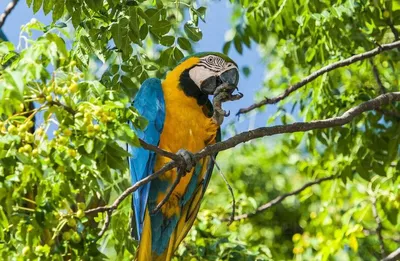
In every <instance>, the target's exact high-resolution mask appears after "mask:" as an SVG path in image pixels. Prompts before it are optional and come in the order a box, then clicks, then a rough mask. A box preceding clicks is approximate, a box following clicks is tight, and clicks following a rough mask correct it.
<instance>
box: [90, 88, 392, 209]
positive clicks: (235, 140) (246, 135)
mask: <svg viewBox="0 0 400 261" xmlns="http://www.w3.org/2000/svg"><path fill="white" fill-rule="evenodd" d="M394 101H400V92H389V93H385V94H382V95H379V96H378V97H376V98H374V99H372V100H369V101H366V102H364V103H361V104H359V105H357V106H355V107H354V108H351V109H349V110H347V111H346V112H345V113H343V115H342V116H338V117H333V118H329V119H325V120H316V121H311V122H296V123H292V124H288V125H277V126H273V127H262V128H258V129H254V130H251V131H246V132H242V133H240V134H238V135H236V136H234V137H231V138H229V139H227V140H225V141H222V142H218V143H215V144H212V145H209V146H207V147H205V148H204V149H202V150H201V151H199V152H197V153H195V154H193V156H194V159H195V161H199V160H200V159H202V158H204V157H207V156H210V155H214V154H215V153H217V152H220V151H223V150H227V149H230V148H233V147H235V146H236V145H238V144H240V143H244V142H247V141H250V140H254V139H257V138H261V137H265V136H272V135H276V134H283V133H294V132H305V131H309V130H315V129H324V128H331V127H337V126H342V125H345V124H347V123H349V122H350V121H351V120H352V119H353V118H354V117H356V116H357V115H360V114H361V113H363V112H366V111H371V110H375V109H376V108H379V107H380V106H382V105H386V104H390V103H392V102H394ZM160 150H161V149H160ZM157 151H158V149H157ZM156 153H157V152H156ZM179 165H180V162H178V161H175V160H172V161H170V162H168V163H167V164H165V165H164V166H163V167H162V168H161V169H159V170H158V171H156V172H154V173H153V174H151V175H149V176H147V177H146V178H144V179H142V180H140V181H138V182H136V183H135V184H133V185H132V186H131V187H129V188H127V189H126V190H125V191H124V192H123V193H122V194H121V195H120V196H119V197H118V198H117V199H116V200H115V201H114V203H112V205H110V206H102V207H97V208H93V209H89V210H87V211H85V213H86V214H93V213H98V212H104V211H110V214H111V212H113V211H114V210H115V209H117V208H118V206H119V205H120V204H121V203H122V201H123V200H124V199H125V198H127V197H128V196H130V195H131V194H132V193H133V192H134V191H136V190H137V189H138V188H139V187H140V186H143V185H145V184H147V183H149V182H150V181H152V180H153V179H155V178H157V177H159V176H160V175H162V174H163V173H165V172H167V171H169V170H171V169H173V168H175V167H178V166H179Z"/></svg>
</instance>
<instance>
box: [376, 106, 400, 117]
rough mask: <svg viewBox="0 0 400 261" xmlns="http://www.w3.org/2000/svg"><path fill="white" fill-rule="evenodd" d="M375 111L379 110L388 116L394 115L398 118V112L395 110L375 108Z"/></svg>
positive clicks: (399, 113) (399, 115) (399, 114)
mask: <svg viewBox="0 0 400 261" xmlns="http://www.w3.org/2000/svg"><path fill="white" fill-rule="evenodd" d="M376 111H379V112H380V113H382V114H384V115H387V116H390V117H394V118H397V119H400V112H398V111H396V110H385V109H380V108H378V109H376Z"/></svg>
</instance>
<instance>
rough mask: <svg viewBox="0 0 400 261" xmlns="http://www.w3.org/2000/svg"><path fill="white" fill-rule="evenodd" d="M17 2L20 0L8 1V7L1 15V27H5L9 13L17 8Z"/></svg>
mask: <svg viewBox="0 0 400 261" xmlns="http://www.w3.org/2000/svg"><path fill="white" fill-rule="evenodd" d="M17 3H18V0H12V1H11V2H10V3H8V5H7V7H6V9H5V10H4V12H3V13H2V14H1V15H0V29H1V28H2V27H3V25H4V23H5V22H6V19H7V17H8V15H9V14H10V13H11V12H12V10H13V9H14V8H15V6H16V5H17Z"/></svg>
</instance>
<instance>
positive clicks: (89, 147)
mask: <svg viewBox="0 0 400 261" xmlns="http://www.w3.org/2000/svg"><path fill="white" fill-rule="evenodd" d="M84 147H85V150H86V152H87V153H88V154H90V153H92V151H93V147H94V141H93V140H87V141H86V143H85V145H84Z"/></svg>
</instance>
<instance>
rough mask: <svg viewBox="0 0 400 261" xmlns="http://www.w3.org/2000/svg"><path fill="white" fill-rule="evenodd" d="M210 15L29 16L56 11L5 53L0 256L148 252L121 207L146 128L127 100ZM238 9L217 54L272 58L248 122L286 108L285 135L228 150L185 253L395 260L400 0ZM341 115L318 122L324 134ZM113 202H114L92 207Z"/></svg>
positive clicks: (127, 1)
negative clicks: (132, 151) (251, 51)
mask: <svg viewBox="0 0 400 261" xmlns="http://www.w3.org/2000/svg"><path fill="white" fill-rule="evenodd" d="M17 2H18V1H12V3H17ZM198 2H199V3H200V2H201V3H202V5H199V4H198V3H196V2H194V1H159V0H154V1H139V0H138V1H135V0H122V1H121V0H104V1H94V0H90V1H89V0H85V1H83V0H74V1H72V0H65V1H64V0H27V1H26V3H25V1H20V3H18V5H25V4H27V5H28V6H29V7H30V8H32V9H33V11H34V12H38V11H39V10H43V11H44V13H46V14H47V13H51V15H52V18H53V23H51V24H48V25H47V24H46V25H45V24H42V23H41V22H40V21H37V20H36V19H32V20H31V22H30V23H28V24H26V25H25V26H23V27H22V28H21V32H22V33H21V38H22V39H21V41H22V42H23V45H22V47H21V48H20V49H17V48H16V47H15V46H14V45H13V44H12V43H10V42H7V41H1V42H0V65H1V68H0V120H1V121H0V255H1V257H2V259H7V258H8V259H18V258H22V259H27V258H30V259H31V260H39V259H40V260H66V259H69V258H71V259H73V260H74V259H82V260H99V259H106V260H107V259H115V260H126V259H132V258H133V257H134V255H135V253H136V247H137V242H135V241H133V240H132V238H131V237H130V232H129V230H130V229H129V220H130V218H129V216H130V212H131V211H130V209H131V207H130V197H126V199H125V198H123V199H121V200H120V201H117V202H116V203H117V204H114V205H112V204H113V203H115V200H116V199H117V198H118V197H119V196H120V195H121V194H122V193H123V192H124V191H125V190H126V189H128V188H129V186H130V180H129V174H128V170H127V160H126V158H127V156H129V154H128V153H127V151H126V150H125V147H124V145H123V144H125V143H129V144H131V145H136V146H140V142H139V140H138V139H137V137H136V136H135V134H134V132H133V131H132V130H131V129H130V127H129V121H132V122H133V124H134V125H135V126H136V127H137V128H143V126H145V124H146V121H145V120H144V119H143V118H142V117H141V116H140V115H139V114H138V113H137V112H136V111H135V110H134V109H133V108H132V107H130V106H128V104H129V102H130V100H131V99H132V97H133V96H134V94H135V93H136V92H137V90H138V87H139V86H140V84H141V83H142V82H143V81H144V80H145V79H147V78H149V77H151V76H156V77H163V75H164V73H165V72H167V71H168V70H169V69H170V68H172V67H174V66H175V65H176V64H177V63H178V62H179V61H180V60H181V59H182V58H183V57H184V56H186V55H189V54H192V53H193V52H194V51H195V50H194V49H195V48H194V47H195V45H194V44H195V43H196V42H197V41H199V40H200V39H201V38H202V31H201V30H200V28H199V21H200V20H203V21H207V11H208V10H207V6H208V4H209V2H207V1H198ZM230 5H232V7H233V9H232V14H231V29H230V31H229V33H228V36H229V37H227V38H226V42H225V43H221V49H220V50H213V51H223V52H224V53H225V54H229V53H232V52H238V53H242V52H243V50H244V49H245V48H258V50H259V52H260V55H261V57H262V59H263V62H264V65H265V75H266V76H265V80H264V82H260V83H259V85H260V90H259V91H258V93H257V94H256V95H255V97H254V101H255V102H256V103H255V105H254V106H252V107H250V108H242V110H240V111H239V109H240V108H237V110H238V111H239V114H240V117H241V118H242V119H243V118H244V119H247V118H248V117H249V115H251V114H253V113H255V112H256V111H257V110H264V109H265V108H266V109H268V108H269V106H272V105H268V104H272V103H274V104H276V106H277V110H276V113H275V114H274V115H273V116H272V117H270V118H268V119H267V118H265V119H264V122H265V124H266V126H268V127H271V126H277V125H284V126H283V127H282V126H278V127H276V128H274V127H272V128H269V129H268V128H267V129H258V130H256V131H255V132H251V131H250V132H249V133H246V134H245V135H242V136H241V138H242V139H241V140H235V137H234V138H233V140H232V139H231V140H230V141H229V142H230V143H228V142H227V143H225V145H226V146H220V147H217V148H216V149H215V148H214V149H215V150H218V151H220V153H219V155H218V158H217V163H218V165H219V167H220V171H216V173H214V176H213V178H212V180H211V183H210V186H209V188H208V191H207V193H206V195H205V197H204V202H203V205H202V208H201V210H200V213H199V215H198V220H197V222H196V223H195V226H194V227H193V228H192V230H191V232H190V233H189V235H188V236H187V238H186V239H185V241H184V243H183V244H182V245H181V247H180V248H179V250H178V252H177V257H176V258H177V259H178V260H190V258H191V257H193V258H194V259H193V260H195V259H196V260H287V259H298V260H310V259H316V260H332V259H337V260H380V259H382V258H384V257H386V256H388V259H387V260H395V257H394V256H396V253H397V255H398V256H400V250H397V249H399V242H400V233H399V231H400V214H399V213H400V211H399V210H400V178H399V173H400V156H399V153H400V147H399V144H400V103H399V101H400V93H399V91H400V88H399V80H400V73H399V70H400V52H399V50H400V49H399V48H400V42H399V32H398V30H400V3H399V2H398V1H395V0H393V1H390V0H377V1H353V0H341V1H329V0H323V1H303V0H299V1H290V0H289V1H288V0H280V1H277V0H255V1H249V0H240V1H233V0H232V1H230ZM16 8H18V6H17V7H16ZM5 15H12V12H6V14H5ZM1 26H3V28H4V27H6V26H7V22H6V21H4V16H2V17H0V28H1ZM32 31H39V32H40V37H38V38H33V37H32ZM345 59H347V60H345ZM321 68H322V69H321ZM248 73H251V72H250V71H249V70H248V68H243V74H248ZM241 81H246V78H245V77H242V79H241ZM265 97H266V98H265ZM274 97H275V98H274ZM377 97H378V98H377ZM371 100H372V101H371ZM248 105H249V106H250V105H251V104H248ZM358 105H360V106H359V107H357V108H358V109H357V110H351V108H355V107H356V106H358ZM360 108H361V109H360ZM250 110H251V111H252V112H250ZM348 110H350V111H348ZM346 111H348V112H347V113H345V112H346ZM342 115H343V116H342ZM340 116H342V117H340ZM338 117H339V118H338ZM346 117H347V118H346ZM331 118H333V120H328V121H324V122H322V123H317V125H318V124H319V125H318V126H319V127H318V128H317V127H316V126H317V125H315V122H314V121H317V120H323V119H331ZM338 119H339V120H338ZM296 122H311V125H310V124H309V125H301V124H297V123H296ZM326 122H328V124H327V123H326ZM332 122H333V123H335V124H331V125H329V124H330V123H332ZM235 123H236V121H233V122H231V123H230V124H229V125H225V127H226V128H225V129H226V130H229V131H226V132H225V135H224V137H223V140H224V139H227V138H228V137H230V135H232V133H234V134H236V132H235ZM292 123H296V124H293V125H290V124H292ZM285 126H286V127H285ZM307 126H308V127H307ZM306 127H307V128H306ZM232 130H233V131H232ZM275 134H281V135H275ZM252 135H253V136H252ZM263 136H265V137H263ZM255 138H257V139H255ZM250 139H254V140H252V141H251V142H247V143H243V142H244V141H248V140H250ZM235 141H236V142H235ZM242 143H243V144H242ZM235 145H237V146H235ZM234 146H235V147H234ZM233 147H234V148H233ZM211 150H212V149H211ZM211 150H209V151H211ZM209 151H207V150H206V151H205V152H204V153H208V152H209ZM214 152H215V151H214ZM204 155H205V154H202V155H201V156H204ZM199 157H200V156H199ZM217 172H222V173H223V175H224V176H225V177H226V179H227V181H228V183H229V184H230V186H231V187H232V190H233V194H234V196H235V201H236V206H235V207H236V209H235V213H234V214H235V217H234V219H235V221H233V222H232V223H231V224H230V225H229V222H228V221H229V219H230V215H231V212H232V204H231V202H232V200H233V199H232V196H231V194H230V193H229V190H228V188H227V185H226V184H225V182H224V179H223V178H222V177H221V176H220V175H218V174H217ZM286 193H290V194H286ZM122 195H124V194H122ZM126 195H130V193H126ZM271 200H273V201H271ZM268 202H269V203H268ZM266 203H268V204H266ZM100 206H112V207H111V208H103V209H100V210H99V209H98V210H96V211H93V210H92V209H93V208H96V207H100ZM249 213H250V215H247V214H249ZM254 213H255V214H254ZM110 217H111V218H110ZM395 251H397V252H395ZM392 252H393V253H392ZM391 253H392V254H391ZM21 254H22V257H21ZM390 254H391V255H390ZM391 257H394V258H392V259H390V258H391ZM18 260H19V259H18Z"/></svg>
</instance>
